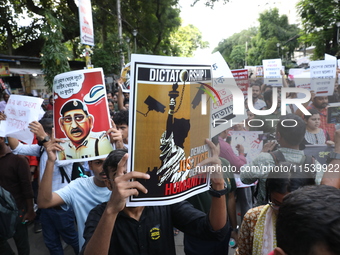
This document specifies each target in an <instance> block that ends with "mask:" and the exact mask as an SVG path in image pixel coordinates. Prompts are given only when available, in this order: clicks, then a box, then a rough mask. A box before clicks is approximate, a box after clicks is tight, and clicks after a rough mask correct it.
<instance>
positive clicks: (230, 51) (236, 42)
mask: <svg viewBox="0 0 340 255" xmlns="http://www.w3.org/2000/svg"><path fill="white" fill-rule="evenodd" d="M259 22H260V26H259V27H258V28H256V27H252V28H249V29H247V30H243V31H241V32H240V33H236V34H233V35H232V36H231V37H229V38H227V39H225V40H223V41H222V42H220V43H219V45H218V47H216V48H215V50H214V51H220V52H221V54H222V56H223V57H224V58H225V60H226V61H227V63H228V64H229V66H230V68H232V69H236V68H243V66H244V64H245V63H246V64H247V65H262V60H263V59H273V58H282V59H283V61H284V62H287V61H288V60H290V58H291V56H292V55H293V52H294V50H295V48H296V47H297V46H298V45H299V43H298V41H297V38H298V34H299V31H300V30H299V29H298V27H297V26H296V25H291V24H289V23H288V18H287V16H286V15H282V16H280V15H279V12H278V9H276V8H274V9H272V10H269V11H265V12H263V13H261V14H260V16H259Z"/></svg>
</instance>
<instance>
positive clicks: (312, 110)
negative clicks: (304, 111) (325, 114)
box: [303, 109, 320, 121]
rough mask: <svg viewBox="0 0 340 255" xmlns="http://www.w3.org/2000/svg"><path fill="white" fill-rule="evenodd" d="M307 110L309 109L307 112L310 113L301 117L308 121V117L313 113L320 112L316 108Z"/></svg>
mask: <svg viewBox="0 0 340 255" xmlns="http://www.w3.org/2000/svg"><path fill="white" fill-rule="evenodd" d="M308 111H309V113H310V114H311V115H304V117H303V118H304V119H305V120H306V121H308V120H309V118H310V117H312V115H314V114H320V112H319V111H318V110H316V109H309V110H308Z"/></svg>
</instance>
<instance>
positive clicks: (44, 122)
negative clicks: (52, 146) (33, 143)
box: [39, 118, 53, 135]
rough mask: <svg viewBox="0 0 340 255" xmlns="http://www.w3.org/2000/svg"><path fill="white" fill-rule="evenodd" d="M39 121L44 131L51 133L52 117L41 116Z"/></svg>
mask: <svg viewBox="0 0 340 255" xmlns="http://www.w3.org/2000/svg"><path fill="white" fill-rule="evenodd" d="M39 123H40V124H41V125H42V126H43V128H44V131H45V132H46V133H47V134H49V135H51V134H52V128H53V119H52V118H42V119H41V120H39Z"/></svg>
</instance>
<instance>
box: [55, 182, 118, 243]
mask: <svg viewBox="0 0 340 255" xmlns="http://www.w3.org/2000/svg"><path fill="white" fill-rule="evenodd" d="M94 178H95V177H93V176H92V177H89V178H77V179H75V180H73V181H71V182H70V184H69V185H67V186H66V187H64V188H63V189H60V190H58V191H56V193H57V194H58V195H59V196H60V197H61V198H62V200H64V202H65V204H66V205H64V206H62V207H63V209H67V207H68V206H71V207H72V208H73V211H74V214H75V216H76V219H77V227H78V237H79V248H80V249H81V247H82V246H83V244H84V242H85V240H84V238H83V232H84V228H85V221H86V219H87V216H88V214H89V212H90V211H91V210H92V209H93V208H94V207H95V206H96V205H98V204H101V203H103V202H107V201H109V199H110V196H111V191H110V190H109V189H108V188H107V187H98V186H97V185H96V184H95V183H94Z"/></svg>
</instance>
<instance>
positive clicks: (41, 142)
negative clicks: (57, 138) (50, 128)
mask: <svg viewBox="0 0 340 255" xmlns="http://www.w3.org/2000/svg"><path fill="white" fill-rule="evenodd" d="M50 140H51V138H50V137H49V136H48V135H47V136H45V137H44V140H42V141H38V145H40V146H42V145H44V143H46V142H49V141H50Z"/></svg>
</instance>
